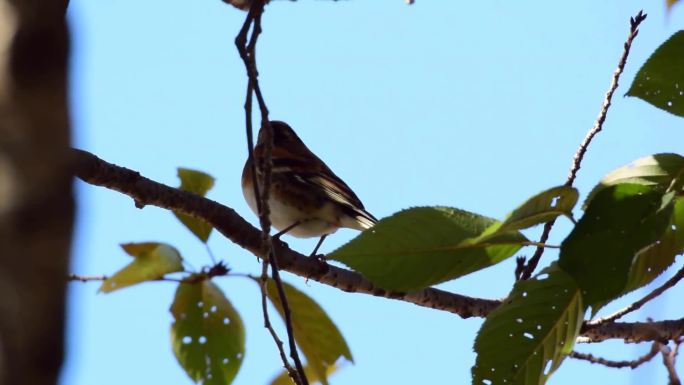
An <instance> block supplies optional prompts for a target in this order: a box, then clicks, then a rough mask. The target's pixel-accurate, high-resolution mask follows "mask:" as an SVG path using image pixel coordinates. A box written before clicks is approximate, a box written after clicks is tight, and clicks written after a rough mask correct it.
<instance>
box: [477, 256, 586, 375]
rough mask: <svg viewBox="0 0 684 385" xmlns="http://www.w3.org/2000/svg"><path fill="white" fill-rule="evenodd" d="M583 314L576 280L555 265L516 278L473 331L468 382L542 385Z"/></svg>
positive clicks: (571, 340) (568, 346)
mask: <svg viewBox="0 0 684 385" xmlns="http://www.w3.org/2000/svg"><path fill="white" fill-rule="evenodd" d="M583 313H584V307H583V305H582V296H581V294H580V290H579V287H578V286H577V283H576V282H575V281H574V280H573V279H572V277H570V276H569V275H568V274H567V273H565V272H564V271H563V270H561V269H560V268H558V266H557V265H556V264H554V265H552V266H550V267H548V268H546V269H544V270H543V271H542V272H541V273H540V274H538V275H537V276H536V277H534V278H533V279H530V280H524V281H518V282H516V284H515V286H514V287H513V291H512V292H511V294H510V295H509V296H508V298H507V299H506V300H504V302H503V303H502V304H501V306H499V307H498V308H496V309H495V310H494V311H493V312H491V313H490V314H489V316H487V319H486V320H485V322H484V324H483V325H482V328H481V329H480V331H479V333H478V334H477V338H476V339H475V352H476V353H477V360H476V362H475V366H474V367H473V369H472V374H473V382H472V383H473V384H477V385H482V384H496V385H499V384H509V385H541V384H544V383H545V382H546V380H547V379H548V378H549V376H550V375H551V374H552V373H553V372H554V371H555V370H556V369H557V368H558V367H559V366H560V364H561V362H562V361H563V359H564V358H565V356H566V355H567V354H568V353H569V352H571V351H572V346H573V344H574V342H575V338H576V337H577V335H578V334H579V330H580V326H581V325H582V319H583V315H584V314H583Z"/></svg>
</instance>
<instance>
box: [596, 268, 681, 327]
mask: <svg viewBox="0 0 684 385" xmlns="http://www.w3.org/2000/svg"><path fill="white" fill-rule="evenodd" d="M682 278H684V266H682V268H681V269H679V271H677V273H676V274H675V275H674V276H672V278H670V279H668V280H667V282H665V283H663V284H662V285H661V286H659V287H657V288H656V289H655V290H653V291H652V292H650V293H648V294H647V295H645V296H644V297H643V298H642V299H640V300H638V301H636V302H634V303H633V304H631V305H629V306H627V307H625V308H623V309H620V310H618V311H616V312H615V313H613V314H611V315H609V316H606V317H602V318H599V319H596V320H594V321H589V322H587V325H589V326H596V325H601V324H604V323H606V322H613V321H615V320H617V319H619V318H622V317H623V316H624V315H625V314H628V313H631V312H633V311H635V310H639V309H640V308H641V307H642V306H644V305H645V304H646V303H647V302H648V301H650V300H652V299H654V298H656V297H658V296H659V295H661V294H663V292H665V290H667V289H669V288H671V287H673V286H675V285H676V284H677V283H678V282H679V281H681V280H682Z"/></svg>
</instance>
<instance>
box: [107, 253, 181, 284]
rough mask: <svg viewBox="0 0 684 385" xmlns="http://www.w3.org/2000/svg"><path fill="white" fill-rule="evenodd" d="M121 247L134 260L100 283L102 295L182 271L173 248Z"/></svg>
mask: <svg viewBox="0 0 684 385" xmlns="http://www.w3.org/2000/svg"><path fill="white" fill-rule="evenodd" d="M121 247H122V248H123V249H124V251H125V252H126V253H128V255H130V256H132V257H134V258H135V259H134V260H133V262H131V263H129V264H128V265H126V267H124V268H123V269H121V270H119V271H118V272H116V273H115V274H114V275H113V276H111V277H109V278H107V279H106V280H105V281H104V282H102V286H100V290H99V291H101V292H103V293H109V292H112V291H114V290H118V289H121V288H124V287H127V286H131V285H135V284H136V283H140V282H145V281H151V280H155V279H159V278H161V277H163V276H164V275H165V274H168V273H174V272H177V271H183V258H181V256H180V254H179V253H178V250H176V249H175V248H174V247H173V246H169V245H167V244H165V243H157V242H146V243H126V244H123V245H121Z"/></svg>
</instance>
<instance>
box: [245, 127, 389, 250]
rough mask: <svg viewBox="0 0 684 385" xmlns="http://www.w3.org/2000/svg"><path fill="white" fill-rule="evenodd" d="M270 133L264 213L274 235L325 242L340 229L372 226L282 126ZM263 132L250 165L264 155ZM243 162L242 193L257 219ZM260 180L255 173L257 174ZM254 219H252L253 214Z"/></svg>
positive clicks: (350, 194)
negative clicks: (267, 196) (268, 184)
mask: <svg viewBox="0 0 684 385" xmlns="http://www.w3.org/2000/svg"><path fill="white" fill-rule="evenodd" d="M271 127H272V128H273V152H272V157H271V159H272V162H273V168H272V175H271V191H270V199H269V208H270V210H271V216H270V219H271V223H272V224H273V227H275V228H276V229H278V230H281V231H282V230H284V229H287V228H288V227H290V226H292V225H294V224H295V223H298V224H297V225H296V226H295V227H293V228H291V229H290V230H289V231H288V232H287V234H290V235H293V236H295V237H300V238H308V237H318V236H321V237H325V236H326V235H328V234H332V233H334V232H335V231H337V229H338V228H340V227H347V228H351V229H356V230H365V229H368V228H370V227H371V226H373V225H374V224H375V223H376V222H377V220H376V219H375V217H374V216H373V215H371V214H370V213H369V212H368V211H366V210H365V208H364V207H363V203H361V200H359V198H358V197H357V196H356V194H354V192H353V191H352V190H351V189H350V188H349V186H347V184H346V183H344V181H343V180H342V179H340V178H339V177H338V176H337V175H335V173H333V172H332V170H330V168H329V167H328V166H327V165H326V164H325V163H324V162H323V161H322V160H321V159H320V158H319V157H317V156H316V155H315V154H314V153H313V152H311V150H309V149H308V148H307V147H306V145H305V144H304V142H302V140H301V139H299V137H298V136H297V134H296V133H295V132H294V130H292V128H291V127H290V126H288V125H287V123H285V122H281V121H271ZM264 139H265V130H264V129H263V128H262V129H261V130H260V131H259V139H258V140H257V144H256V146H255V148H254V157H255V159H256V164H257V165H259V164H260V161H259V159H261V158H262V157H263V152H264ZM251 167H252V166H251V162H250V160H249V159H248V160H247V162H246V163H245V166H244V168H243V170H242V192H243V194H244V196H245V200H246V201H247V203H248V204H249V206H250V208H251V209H252V211H254V212H255V213H257V206H256V199H255V197H254V186H253V180H252V171H251ZM257 174H258V175H261V170H259V169H257ZM257 214H258V213H257Z"/></svg>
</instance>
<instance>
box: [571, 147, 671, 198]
mask: <svg viewBox="0 0 684 385" xmlns="http://www.w3.org/2000/svg"><path fill="white" fill-rule="evenodd" d="M682 174H684V157H683V156H681V155H678V154H669V153H663V154H654V155H649V156H645V157H643V158H639V159H637V160H635V161H633V162H631V163H629V164H628V165H626V166H622V167H620V168H618V169H616V170H613V171H611V172H610V173H608V175H606V176H604V177H603V179H601V181H600V182H599V184H598V185H596V187H594V188H593V189H592V190H591V192H590V193H589V195H588V196H587V199H586V200H585V201H584V208H585V209H586V206H587V205H589V203H590V202H591V200H592V199H593V198H594V196H595V195H596V194H597V193H598V192H599V191H601V190H603V189H605V188H606V187H609V186H615V185H616V184H620V183H633V184H642V185H646V186H652V185H656V186H661V187H663V189H666V188H668V187H669V186H670V185H671V184H672V183H673V180H675V179H676V178H680V177H681V175H682Z"/></svg>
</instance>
